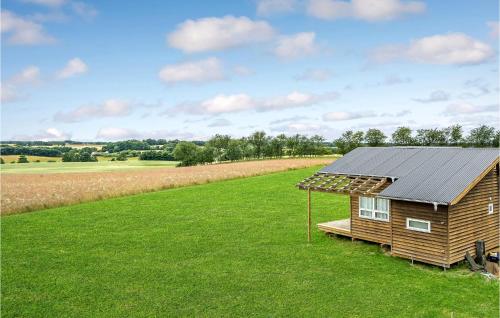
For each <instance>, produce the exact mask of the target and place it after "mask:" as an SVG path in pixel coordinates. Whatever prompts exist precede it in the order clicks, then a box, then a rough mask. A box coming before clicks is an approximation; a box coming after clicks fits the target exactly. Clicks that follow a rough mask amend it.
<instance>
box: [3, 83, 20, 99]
mask: <svg viewBox="0 0 500 318" xmlns="http://www.w3.org/2000/svg"><path fill="white" fill-rule="evenodd" d="M0 93H1V95H0V100H1V101H2V103H11V102H15V101H17V100H19V99H20V98H21V96H19V94H18V93H17V92H16V90H15V88H14V87H13V86H12V85H9V84H3V83H1V84H0Z"/></svg>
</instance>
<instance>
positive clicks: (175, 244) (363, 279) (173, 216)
mask: <svg viewBox="0 0 500 318" xmlns="http://www.w3.org/2000/svg"><path fill="white" fill-rule="evenodd" d="M233 167H238V168H240V169H247V170H248V169H249V167H248V166H240V165H236V166H233ZM202 168H204V167H202ZM318 169H319V166H315V167H311V168H308V169H302V170H294V171H286V172H280V173H274V174H269V175H264V176H257V177H252V178H241V179H236V180H226V181H219V182H214V183H210V184H205V185H198V186H190V187H183V188H177V189H169V190H165V191H159V192H153V193H145V194H139V195H133V196H127V197H121V198H114V199H108V200H102V201H97V202H89V203H84V204H78V205H73V206H67V207H60V208H55V209H50V210H44V211H38V212H33V213H25V214H17V215H10V216H3V217H2V222H1V236H2V245H1V252H2V294H1V303H2V317H363V318H365V317H384V318H385V317H498V306H499V284H498V282H497V281H490V280H487V279H485V278H484V277H482V276H481V275H479V274H472V273H470V271H469V270H468V269H466V268H465V267H464V266H458V267H454V268H452V269H450V270H447V271H443V270H442V269H441V268H438V267H433V266H426V265H418V264H416V265H414V266H412V265H411V262H410V261H408V260H403V259H399V258H396V257H391V256H388V255H387V254H385V253H384V252H383V251H382V250H381V249H380V247H379V245H378V244H369V243H365V242H362V241H356V242H351V240H347V239H340V238H336V239H333V238H329V237H327V236H326V235H324V234H322V233H320V232H319V231H317V230H316V229H314V230H313V233H312V234H313V236H312V243H310V244H308V243H307V235H306V233H307V231H306V228H307V226H306V223H307V216H306V214H307V213H306V211H307V209H306V207H307V195H306V193H305V192H304V191H300V190H298V189H297V188H296V187H295V184H296V183H297V182H298V181H299V180H302V179H303V178H305V177H307V176H310V175H311V174H312V173H313V172H314V171H316V170H318ZM173 170H177V169H171V170H169V171H173ZM196 171H198V170H196ZM58 175H60V174H55V175H54V176H58ZM19 176H21V175H19ZM45 176H49V175H44V177H45ZM50 176H52V175H50ZM150 176H152V175H150ZM16 177H17V176H16ZM40 178H42V179H43V177H40ZM131 181H133V179H132V180H131ZM96 189H98V187H96ZM312 198H313V201H312V202H313V205H312V209H313V210H312V216H313V222H314V223H317V222H324V221H331V220H335V219H342V218H345V217H348V215H349V199H348V197H347V196H341V195H335V194H324V193H313V194H312Z"/></svg>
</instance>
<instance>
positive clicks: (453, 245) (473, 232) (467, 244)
mask: <svg viewBox="0 0 500 318" xmlns="http://www.w3.org/2000/svg"><path fill="white" fill-rule="evenodd" d="M498 180H499V178H498V166H497V167H495V168H494V169H493V170H492V171H490V172H489V173H488V174H487V175H486V176H485V177H484V178H483V179H482V180H481V181H480V182H479V183H477V184H476V186H475V187H474V188H472V189H471V190H470V192H469V193H467V194H466V195H465V196H464V197H463V198H462V200H460V201H459V202H458V203H457V204H456V205H452V206H450V208H449V224H450V229H449V230H450V232H449V239H450V246H449V248H450V263H455V262H458V261H461V260H463V259H464V255H465V252H467V251H469V253H471V255H475V242H476V241H477V240H485V245H486V249H487V250H490V249H493V248H496V247H498V246H499V236H500V231H499V220H500V218H499V217H500V214H499V199H498V196H499V189H498V187H499V182H498ZM490 198H491V201H490ZM489 203H493V214H491V215H488V204H489Z"/></svg>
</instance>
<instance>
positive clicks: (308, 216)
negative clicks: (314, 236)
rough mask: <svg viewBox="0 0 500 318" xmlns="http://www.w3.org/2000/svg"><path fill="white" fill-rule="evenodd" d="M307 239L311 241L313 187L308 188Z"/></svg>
mask: <svg viewBox="0 0 500 318" xmlns="http://www.w3.org/2000/svg"><path fill="white" fill-rule="evenodd" d="M307 241H308V242H311V189H307Z"/></svg>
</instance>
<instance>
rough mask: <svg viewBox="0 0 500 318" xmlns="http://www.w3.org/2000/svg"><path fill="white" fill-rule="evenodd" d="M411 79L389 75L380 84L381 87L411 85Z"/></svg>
mask: <svg viewBox="0 0 500 318" xmlns="http://www.w3.org/2000/svg"><path fill="white" fill-rule="evenodd" d="M411 82H412V79H411V77H401V76H399V75H389V76H387V77H386V78H385V79H384V81H383V82H382V85H388V86H390V85H397V84H407V83H411Z"/></svg>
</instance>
